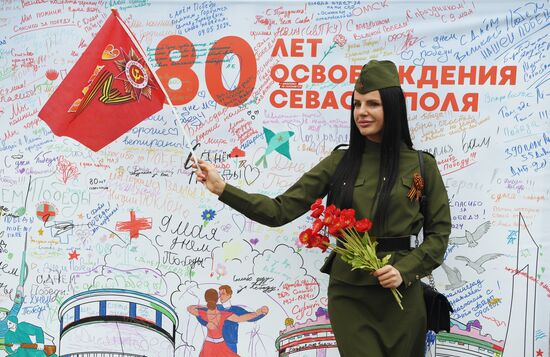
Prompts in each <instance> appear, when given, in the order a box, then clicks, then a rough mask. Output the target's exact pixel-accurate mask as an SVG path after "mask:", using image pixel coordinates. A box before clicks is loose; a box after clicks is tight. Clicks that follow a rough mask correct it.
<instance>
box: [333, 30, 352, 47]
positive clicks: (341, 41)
mask: <svg viewBox="0 0 550 357" xmlns="http://www.w3.org/2000/svg"><path fill="white" fill-rule="evenodd" d="M333 40H334V42H336V43H337V44H338V46H340V47H344V45H345V44H346V42H348V41H347V40H346V38H345V37H344V35H342V34H341V33H339V34H338V35H336V36H334V39H333Z"/></svg>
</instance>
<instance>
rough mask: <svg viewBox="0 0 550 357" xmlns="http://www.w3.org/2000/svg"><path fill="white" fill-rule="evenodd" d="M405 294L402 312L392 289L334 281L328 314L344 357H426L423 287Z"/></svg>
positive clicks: (415, 285)
mask: <svg viewBox="0 0 550 357" xmlns="http://www.w3.org/2000/svg"><path fill="white" fill-rule="evenodd" d="M400 291H401V292H402V293H403V298H402V304H403V307H404V310H401V309H400V307H399V305H398V304H397V302H396V301H395V299H394V297H393V294H392V293H391V291H390V290H389V289H386V288H383V287H381V286H380V285H366V286H356V285H349V284H346V283H344V282H341V281H338V280H336V279H332V278H331V279H330V282H329V286H328V313H329V316H330V321H331V324H332V330H333V332H334V336H335V337H336V343H337V344H338V350H339V352H340V356H341V357H363V356H364V357H424V350H425V339H426V308H425V305H424V297H423V293H422V287H421V286H420V284H419V283H415V284H413V285H411V286H410V287H408V288H407V289H402V288H400Z"/></svg>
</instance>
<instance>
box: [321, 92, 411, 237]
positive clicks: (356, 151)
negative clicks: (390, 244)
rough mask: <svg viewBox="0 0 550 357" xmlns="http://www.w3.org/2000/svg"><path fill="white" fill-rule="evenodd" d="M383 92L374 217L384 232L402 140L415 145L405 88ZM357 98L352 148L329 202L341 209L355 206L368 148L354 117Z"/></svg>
mask: <svg viewBox="0 0 550 357" xmlns="http://www.w3.org/2000/svg"><path fill="white" fill-rule="evenodd" d="M379 91H380V98H381V100H382V109H383V110H384V127H383V130H382V141H381V143H380V166H379V168H378V169H379V170H378V184H377V188H376V196H375V198H374V201H375V202H376V208H375V210H374V212H375V215H374V218H372V219H373V221H374V228H375V231H376V232H378V234H380V233H381V232H383V231H384V228H385V224H386V217H387V214H388V212H387V211H388V204H389V198H390V192H391V190H392V188H393V186H394V184H395V182H396V180H397V176H398V173H399V149H400V146H401V142H404V143H405V144H406V145H407V147H409V148H411V149H412V147H413V144H412V140H411V134H410V132H409V124H408V122H407V106H406V104H405V96H404V95H403V90H402V89H401V87H390V88H383V89H380V90H379ZM354 101H355V98H354V95H352V97H351V111H350V112H351V120H350V140H349V147H348V149H347V151H346V153H345V154H344V157H343V158H342V160H341V161H340V163H339V164H338V166H337V167H336V171H335V173H334V175H333V177H332V180H331V187H330V191H329V194H328V198H327V201H328V204H330V203H334V204H335V205H336V206H337V207H339V208H351V206H352V204H353V188H354V185H355V180H356V179H357V174H358V173H359V168H360V166H361V156H362V155H363V151H364V150H365V140H367V139H366V138H365V137H364V136H363V135H361V132H360V131H359V129H358V128H357V125H356V124H355V120H354V119H353V111H354V108H355V106H354ZM372 169H375V168H372ZM373 204H374V202H373ZM358 218H364V217H358Z"/></svg>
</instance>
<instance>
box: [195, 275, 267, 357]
mask: <svg viewBox="0 0 550 357" xmlns="http://www.w3.org/2000/svg"><path fill="white" fill-rule="evenodd" d="M218 291H219V292H218ZM232 295H233V290H232V289H231V287H230V286H229V285H222V286H220V287H219V289H218V290H216V289H208V290H206V292H205V293H204V299H205V300H206V306H202V305H190V306H189V307H188V308H187V311H188V312H189V313H190V314H192V315H194V316H196V317H197V320H198V321H199V323H200V324H201V325H203V326H206V329H207V334H206V338H205V340H204V344H203V346H202V350H201V352H200V355H199V357H226V356H227V357H235V356H239V355H238V354H237V343H238V338H239V322H244V321H251V322H253V321H258V320H259V319H261V318H263V317H264V316H265V315H266V314H267V313H268V312H269V308H268V307H267V306H262V307H261V308H259V309H257V310H256V311H255V312H248V311H246V310H245V309H244V308H242V307H240V306H236V305H232V304H231V296H232ZM218 300H219V303H218Z"/></svg>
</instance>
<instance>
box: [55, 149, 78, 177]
mask: <svg viewBox="0 0 550 357" xmlns="http://www.w3.org/2000/svg"><path fill="white" fill-rule="evenodd" d="M57 171H59V173H60V175H61V181H63V183H67V181H69V180H70V179H74V178H76V177H78V175H79V172H78V168H77V167H76V165H75V164H74V163H72V162H70V161H69V160H67V159H65V157H64V156H63V155H61V156H59V158H58V160H57Z"/></svg>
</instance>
